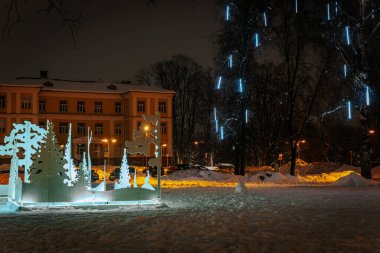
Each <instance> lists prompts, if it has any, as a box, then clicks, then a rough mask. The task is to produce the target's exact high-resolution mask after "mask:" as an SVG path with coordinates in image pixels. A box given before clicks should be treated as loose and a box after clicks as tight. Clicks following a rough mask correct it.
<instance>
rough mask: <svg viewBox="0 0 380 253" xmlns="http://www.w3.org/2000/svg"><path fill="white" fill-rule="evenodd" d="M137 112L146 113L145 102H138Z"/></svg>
mask: <svg viewBox="0 0 380 253" xmlns="http://www.w3.org/2000/svg"><path fill="white" fill-rule="evenodd" d="M137 112H145V101H137Z"/></svg>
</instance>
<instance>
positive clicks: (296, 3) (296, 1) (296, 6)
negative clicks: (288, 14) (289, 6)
mask: <svg viewBox="0 0 380 253" xmlns="http://www.w3.org/2000/svg"><path fill="white" fill-rule="evenodd" d="M295 8H296V13H298V0H295Z"/></svg>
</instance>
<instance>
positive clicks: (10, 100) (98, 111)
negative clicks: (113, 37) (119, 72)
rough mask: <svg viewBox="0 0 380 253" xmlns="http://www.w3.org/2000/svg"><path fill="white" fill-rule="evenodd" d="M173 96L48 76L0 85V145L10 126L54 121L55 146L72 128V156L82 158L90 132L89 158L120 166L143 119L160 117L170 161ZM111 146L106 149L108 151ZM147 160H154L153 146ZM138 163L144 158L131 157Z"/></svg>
mask: <svg viewBox="0 0 380 253" xmlns="http://www.w3.org/2000/svg"><path fill="white" fill-rule="evenodd" d="M174 95H175V92H173V91H169V90H165V89H161V88H157V87H150V86H134V85H131V84H125V83H107V82H83V81H67V80H59V79H53V80H49V79H46V78H38V79H17V80H14V81H9V82H0V142H1V143H2V142H3V141H4V137H5V136H7V135H9V133H10V131H11V130H12V124H13V123H21V122H23V121H25V120H29V121H31V122H32V123H34V124H38V125H40V126H42V127H45V126H46V121H47V120H50V121H52V122H53V123H54V127H55V133H56V135H57V140H58V145H60V146H62V147H63V145H64V144H65V143H66V141H67V134H68V131H69V125H70V123H71V127H72V143H73V147H72V150H73V156H74V158H75V159H76V160H78V161H79V160H81V156H82V154H83V152H85V151H86V152H87V134H88V131H89V129H90V130H91V131H92V136H93V138H92V143H91V146H90V150H91V157H92V158H93V159H94V162H95V163H97V162H98V163H103V162H102V160H103V159H104V158H108V156H109V158H110V162H111V163H116V164H117V163H119V161H120V159H121V156H122V153H123V148H124V143H125V141H126V140H131V139H132V133H133V130H135V129H137V128H139V127H143V126H141V124H142V122H143V118H142V115H143V114H145V115H155V114H156V113H157V112H159V113H160V116H161V139H162V141H161V142H162V145H161V151H162V156H163V157H164V158H165V159H163V164H164V165H165V164H166V163H167V162H168V161H169V160H171V157H172V151H173V149H172V136H173V134H172V133H173V122H172V110H173V108H172V100H173V96H174ZM108 148H109V150H108ZM149 156H150V157H153V156H154V153H153V147H152V149H151V153H150V155H149ZM129 159H130V160H131V161H132V163H135V164H136V165H144V161H146V160H147V159H146V158H145V157H142V156H138V155H135V156H131V157H129Z"/></svg>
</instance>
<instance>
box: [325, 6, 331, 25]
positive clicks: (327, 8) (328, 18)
mask: <svg viewBox="0 0 380 253" xmlns="http://www.w3.org/2000/svg"><path fill="white" fill-rule="evenodd" d="M326 14H327V20H328V21H330V20H331V14H330V3H327V5H326Z"/></svg>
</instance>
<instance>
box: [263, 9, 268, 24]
mask: <svg viewBox="0 0 380 253" xmlns="http://www.w3.org/2000/svg"><path fill="white" fill-rule="evenodd" d="M263 20H264V26H265V27H267V26H268V19H267V13H266V12H264V13H263Z"/></svg>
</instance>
